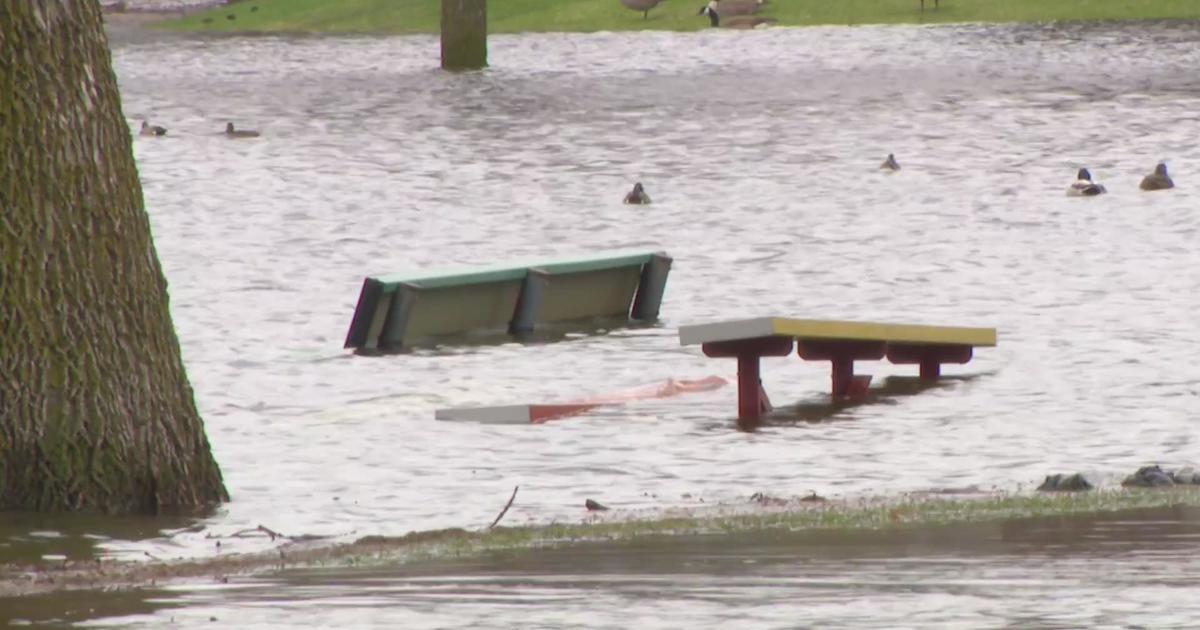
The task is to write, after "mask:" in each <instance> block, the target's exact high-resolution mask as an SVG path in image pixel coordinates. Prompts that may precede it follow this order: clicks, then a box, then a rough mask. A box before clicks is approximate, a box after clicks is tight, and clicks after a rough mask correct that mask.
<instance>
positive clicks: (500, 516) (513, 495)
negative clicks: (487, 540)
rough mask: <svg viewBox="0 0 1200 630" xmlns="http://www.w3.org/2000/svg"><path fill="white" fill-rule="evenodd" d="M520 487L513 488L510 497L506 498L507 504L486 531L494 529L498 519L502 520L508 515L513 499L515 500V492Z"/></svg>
mask: <svg viewBox="0 0 1200 630" xmlns="http://www.w3.org/2000/svg"><path fill="white" fill-rule="evenodd" d="M520 487H521V486H513V493H512V496H511V497H508V503H505V504H504V509H503V510H500V513H499V514H497V515H496V520H494V521H492V524H491V525H488V529H491V528H493V527H495V526H496V524H497V523H499V522H500V519H502V518H504V515H505V514H508V508H510V507H512V504H513V499H516V498H517V490H518V489H519V488H520Z"/></svg>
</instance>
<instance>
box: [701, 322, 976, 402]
mask: <svg viewBox="0 0 1200 630" xmlns="http://www.w3.org/2000/svg"><path fill="white" fill-rule="evenodd" d="M679 343H680V344H681V345H685V346H686V345H692V344H701V349H702V350H703V351H704V354H705V356H709V357H734V358H736V359H737V360H738V422H739V423H748V422H753V421H756V420H758V418H759V417H760V416H761V415H762V413H763V412H765V411H768V410H769V409H770V403H769V401H768V399H767V396H766V393H765V392H764V391H763V388H762V380H761V378H760V375H759V374H760V373H759V359H760V358H761V357H782V356H787V355H789V354H791V352H792V347H793V346H795V348H796V352H797V354H799V356H800V358H801V359H804V360H806V361H829V362H830V363H831V372H832V381H833V397H834V399H835V400H837V399H844V398H854V397H861V396H863V395H865V394H866V390H867V387H868V386H869V385H870V383H871V377H870V376H855V374H854V362H855V361H867V360H879V359H883V358H885V357H886V358H887V360H888V361H891V362H892V363H899V364H916V365H919V366H921V367H920V370H921V371H920V374H921V378H923V379H930V380H934V379H937V378H938V377H939V376H941V366H942V364H943V363H966V362H968V361H970V360H971V357H972V355H973V353H974V349H975V348H976V347H980V346H995V345H996V329H995V328H964V327H954V326H925V325H917V324H882V323H872V322H852V321H831V320H815V319H789V318H785V317H759V318H754V319H739V320H733V321H724V322H716V323H712V324H698V325H693V326H681V327H680V328H679Z"/></svg>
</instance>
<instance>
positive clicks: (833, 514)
mask: <svg viewBox="0 0 1200 630" xmlns="http://www.w3.org/2000/svg"><path fill="white" fill-rule="evenodd" d="M1172 506H1200V486H1178V487H1175V488H1171V489H1161V490H1141V489H1130V490H1102V491H1091V492H1084V493H1072V494H1067V493H1060V494H1036V495H1024V494H1020V495H988V496H982V497H975V498H945V497H930V496H920V497H912V496H909V497H903V498H899V499H871V500H861V501H828V502H819V503H817V502H806V501H802V500H799V499H796V500H792V501H788V502H786V503H784V504H783V505H774V506H770V507H763V506H759V505H755V504H740V505H723V506H717V507H715V508H704V509H702V510H688V509H674V510H668V511H665V512H652V513H633V514H628V513H622V512H621V511H618V510H614V511H612V512H605V513H603V515H602V516H601V515H594V516H592V517H589V520H588V521H585V522H582V523H570V524H550V525H539V526H523V527H497V528H496V529H493V530H488V531H467V530H463V529H447V530H437V531H427V532H415V533H411V534H408V535H405V536H399V537H383V536H367V537H364V538H361V539H359V540H357V541H355V542H352V543H346V544H336V545H324V546H312V545H311V544H310V545H299V544H294V545H288V546H284V547H281V548H279V549H277V550H272V551H269V552H261V553H253V554H235V555H222V556H219V557H213V558H206V559H200V560H186V561H165V562H161V561H155V562H145V563H139V562H120V563H104V564H103V565H102V564H101V563H94V562H81V563H74V564H72V563H66V564H63V563H59V562H55V563H47V564H45V565H39V566H34V567H24V566H22V567H15V566H9V567H0V597H4V596H13V595H27V594H34V593H43V592H49V591H56V590H65V589H87V588H139V587H145V586H149V585H152V584H161V583H163V582H164V581H171V580H189V579H193V580H194V579H198V578H206V579H223V578H224V577H226V576H230V575H243V574H255V573H264V572H269V571H274V570H279V569H283V568H297V567H317V566H321V567H348V566H362V565H394V564H403V563H408V562H415V561H424V560H438V559H448V558H460V557H469V556H476V555H479V554H484V553H488V552H493V551H519V550H535V549H539V548H549V547H561V546H566V545H572V544H586V543H590V542H600V541H636V540H638V539H642V538H648V537H656V536H738V535H742V534H748V533H752V532H760V531H772V530H773V531H783V532H813V531H845V532H852V531H864V530H883V529H890V528H921V527H936V526H946V525H953V524H957V523H962V524H966V523H978V522H987V521H1000V520H1008V519H1019V518H1033V517H1045V516H1071V515H1087V514H1102V513H1106V512H1117V511H1125V510H1138V509H1153V508H1164V507H1172Z"/></svg>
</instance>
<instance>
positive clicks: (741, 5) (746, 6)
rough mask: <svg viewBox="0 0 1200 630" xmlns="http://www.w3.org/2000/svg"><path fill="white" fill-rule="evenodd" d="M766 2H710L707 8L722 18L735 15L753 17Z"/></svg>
mask: <svg viewBox="0 0 1200 630" xmlns="http://www.w3.org/2000/svg"><path fill="white" fill-rule="evenodd" d="M766 3H767V0H712V1H711V2H709V3H708V6H710V7H712V8H713V9H714V10H715V11H717V12H718V13H720V14H721V17H723V18H726V19H728V18H731V17H733V16H735V15H753V14H755V13H758V10H759V9H761V8H762V5H764V4H766Z"/></svg>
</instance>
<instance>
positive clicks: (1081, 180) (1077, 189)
mask: <svg viewBox="0 0 1200 630" xmlns="http://www.w3.org/2000/svg"><path fill="white" fill-rule="evenodd" d="M1106 192H1108V191H1107V190H1105V189H1104V186H1102V185H1100V184H1097V183H1094V182H1093V181H1092V174H1091V173H1090V172H1088V170H1087V169H1086V168H1081V169H1079V174H1078V175H1076V176H1075V183H1073V184H1071V187H1070V188H1068V189H1067V196H1069V197H1094V196H1096V195H1103V194H1104V193H1106Z"/></svg>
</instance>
